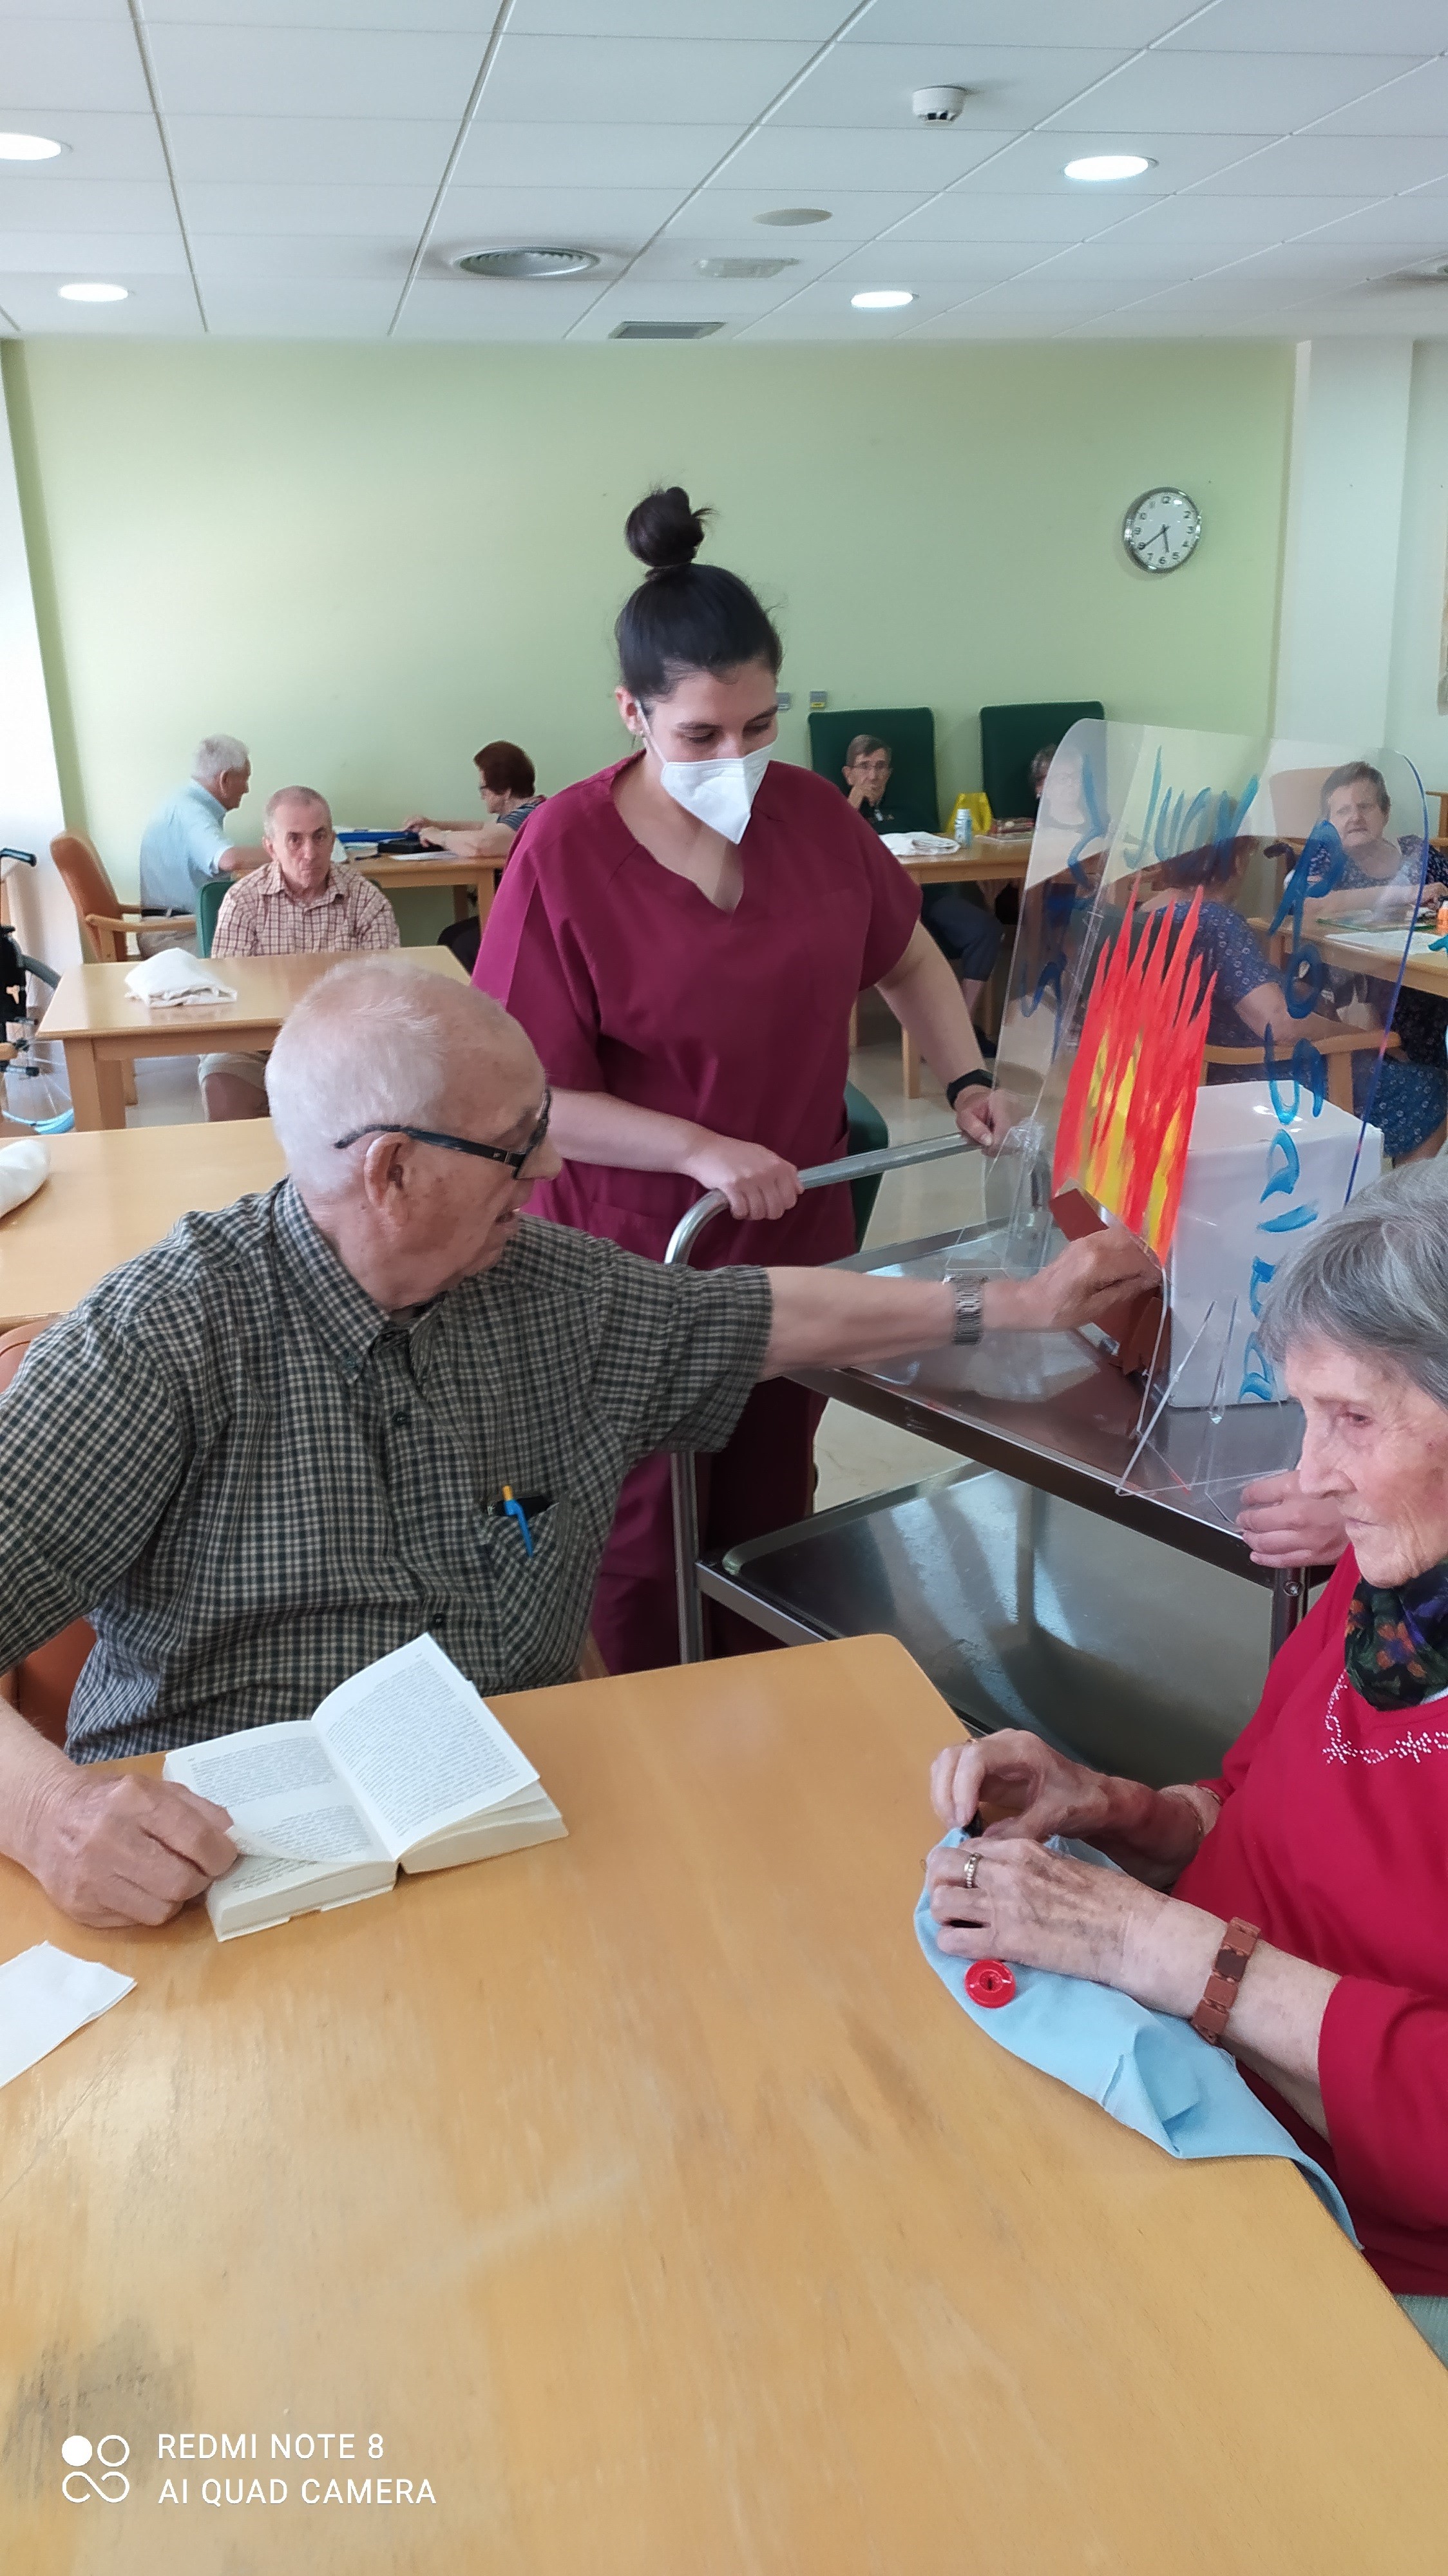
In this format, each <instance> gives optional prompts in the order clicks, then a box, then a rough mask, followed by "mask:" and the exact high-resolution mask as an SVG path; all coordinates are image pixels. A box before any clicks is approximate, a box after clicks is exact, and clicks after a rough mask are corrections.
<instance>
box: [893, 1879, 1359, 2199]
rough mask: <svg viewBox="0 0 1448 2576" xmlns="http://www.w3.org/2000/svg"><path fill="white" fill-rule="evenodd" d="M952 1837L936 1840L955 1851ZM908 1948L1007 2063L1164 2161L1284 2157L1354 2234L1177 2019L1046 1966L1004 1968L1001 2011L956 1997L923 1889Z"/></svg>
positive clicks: (1223, 2064)
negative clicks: (1049, 2078) (1082, 2103)
mask: <svg viewBox="0 0 1448 2576" xmlns="http://www.w3.org/2000/svg"><path fill="white" fill-rule="evenodd" d="M962 1839H963V1838H962V1836H961V1835H960V1834H958V1833H951V1834H947V1835H946V1837H945V1840H946V1843H947V1844H949V1845H951V1846H955V1845H957V1844H959V1843H960V1842H961V1840H962ZM1050 1849H1051V1850H1052V1851H1060V1852H1066V1853H1068V1854H1069V1855H1070V1856H1071V1857H1072V1858H1073V1859H1075V1860H1085V1861H1093V1862H1096V1863H1098V1864H1099V1865H1100V1867H1101V1868H1103V1869H1113V1868H1114V1867H1115V1863H1114V1862H1113V1861H1109V1860H1108V1859H1107V1858H1106V1855H1105V1853H1104V1852H1099V1851H1093V1850H1092V1849H1091V1848H1090V1846H1089V1845H1088V1844H1085V1843H1073V1842H1061V1841H1053V1842H1052V1843H1051V1845H1050ZM915 1929H916V1932H917V1934H918V1935H919V1940H920V1947H921V1949H922V1950H923V1951H924V1953H925V1956H926V1958H927V1959H928V1960H929V1962H930V1964H931V1966H932V1968H933V1969H934V1970H935V1973H936V1975H937V1976H938V1977H939V1978H940V1979H941V1981H942V1983H943V1984H944V1985H945V1987H946V1988H947V1990H948V1991H949V1993H950V1994H952V1995H953V1996H954V1998H955V2000H956V2002H957V2003H958V2004H959V2005H961V2006H962V2008H963V2009H964V2010H965V2011H966V2012H968V2013H969V2015H970V2017H971V2020H972V2021H973V2022H974V2023H975V2024H976V2026H977V2028H978V2029H980V2030H983V2031H984V2032H985V2033H986V2035H987V2037H988V2038H990V2039H994V2040H998V2041H999V2042H1000V2045H1001V2046H1002V2048H1007V2049H1009V2050H1010V2053H1011V2055H1012V2057H1022V2058H1024V2059H1025V2061H1026V2064H1027V2065H1028V2066H1039V2067H1040V2068H1041V2070H1042V2072H1043V2074H1046V2075H1054V2076H1056V2077H1057V2078H1058V2079H1059V2081H1060V2082H1061V2083H1062V2084H1069V2085H1070V2086H1071V2088H1072V2091H1073V2092H1076V2093H1084V2094H1085V2095H1086V2096H1087V2099H1088V2100H1089V2101H1092V2102H1099V2103H1100V2104H1101V2106H1102V2109H1103V2110H1106V2111H1109V2112H1110V2114H1111V2116H1112V2118H1113V2120H1119V2121H1120V2122H1121V2124H1122V2127H1123V2128H1126V2129H1135V2130H1136V2131H1137V2133H1138V2135H1139V2136H1141V2137H1143V2138H1150V2139H1151V2140H1152V2142H1153V2144H1154V2145H1156V2146H1158V2147H1165V2149H1166V2151H1167V2154H1168V2155H1169V2156H1290V2158H1291V2159H1292V2162H1293V2163H1294V2164H1295V2165H1296V2166H1297V2167H1298V2168H1299V2170H1300V2171H1301V2172H1302V2173H1303V2174H1305V2176H1306V2178H1307V2180H1308V2181H1309V2182H1310V2183H1311V2185H1312V2188H1313V2190H1314V2191H1315V2192H1316V2194H1317V2196H1318V2199H1319V2200H1320V2201H1321V2202H1322V2204H1323V2206H1324V2208H1325V2209H1327V2210H1329V2211H1330V2212H1331V2214H1332V2216H1333V2217H1334V2218H1335V2219H1336V2220H1337V2223H1338V2225H1339V2227H1340V2228H1341V2229H1342V2230H1343V2233H1344V2235H1346V2236H1349V2237H1351V2239H1352V2242H1353V2244H1354V2245H1356V2243H1357V2241H1358V2240H1357V2236H1356V2234H1355V2233H1354V2230H1353V2224H1352V2221H1351V2219H1350V2218H1349V2217H1348V2214H1347V2206H1346V2203H1345V2202H1344V2200H1343V2197H1342V2194H1341V2192H1340V2191H1339V2190H1338V2188H1337V2185H1336V2183H1333V2182H1329V2180H1328V2178H1327V2175H1326V2174H1325V2173H1324V2172H1323V2170H1322V2167H1321V2166H1320V2165H1317V2164H1314V2162H1313V2160H1312V2158H1311V2156H1308V2155H1304V2153H1303V2151H1302V2149H1301V2147H1299V2146H1298V2144H1297V2141H1296V2140H1295V2138H1292V2137H1290V2136H1289V2135H1288V2133H1287V2131H1286V2130H1285V2129H1284V2128H1283V2126H1282V2123H1281V2121H1280V2120H1274V2119H1273V2117H1272V2114H1271V2112H1270V2111H1269V2110H1267V2109H1266V2107H1265V2106H1264V2105H1263V2104H1262V2103H1261V2102H1259V2101H1258V2099H1257V2096H1256V2094H1255V2093H1253V2092H1252V2091H1251V2090H1250V2088H1249V2087H1248V2086H1247V2085H1246V2084H1244V2083H1243V2081H1242V2078H1241V2076H1240V2075H1239V2074H1238V2072H1237V2069H1236V2067H1235V2066H1234V2064H1233V2062H1232V2060H1231V2058H1230V2057H1229V2056H1228V2054H1227V2052H1226V2050H1225V2049H1220V2048H1209V2047H1208V2045H1207V2042H1206V2041H1205V2040H1204V2039H1199V2038H1198V2037H1197V2034H1196V2032H1195V2031H1194V2030H1193V2029H1192V2028H1191V2027H1190V2025H1189V2024H1188V2023H1187V2022H1184V2021H1178V2020H1177V2019H1176V2017H1175V2015H1174V2014H1172V2013H1160V2012H1151V2011H1149V2010H1148V2009H1147V2006H1146V2005H1145V2004H1139V2003H1136V2002H1135V2001H1134V2000H1133V1998H1132V1997H1131V1996H1130V1995H1123V1994H1119V1993H1118V1992H1117V1990H1116V1988H1115V1987H1114V1986H1098V1985H1095V1984H1093V1983H1092V1982H1091V1980H1090V1979H1089V1978H1085V1977H1062V1976H1058V1975H1056V1973H1055V1972H1054V1970H1051V1969H1046V1968H1018V1967H1016V1966H1015V1965H1014V1964H1012V1966H1011V1974H1012V1976H1013V1977H1014V1979H1015V1981H1016V1991H1015V1994H1014V1996H1013V1998H1012V2000H1011V2001H1010V2002H1009V2003H1008V2004H995V2005H990V2004H974V2003H972V2002H971V1999H970V1997H969V1995H968V1994H967V1993H966V1991H965V1971H966V1969H967V1968H968V1967H969V1966H970V1964H971V1963H970V1961H969V1959H956V1958H952V1957H951V1956H950V1955H949V1954H948V1953H947V1952H945V1951H942V1950H941V1949H940V1947H939V1945H938V1943H937V1940H936V1926H935V1923H934V1921H933V1919H932V1917H931V1913H930V1905H929V1896H928V1892H927V1891H926V1890H924V1889H922V1890H921V1895H920V1902H919V1904H918V1905H917V1906H916V1908H915Z"/></svg>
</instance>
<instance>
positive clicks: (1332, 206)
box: [1131, 191, 1348, 250]
mask: <svg viewBox="0 0 1448 2576" xmlns="http://www.w3.org/2000/svg"><path fill="white" fill-rule="evenodd" d="M1345 202H1348V201H1345V200H1344V199H1343V198H1341V197H1209V196H1207V195H1205V194H1204V193H1203V192H1201V191H1194V192H1193V194H1192V195H1191V196H1189V197H1165V198H1163V199H1161V200H1160V201H1159V203H1158V204H1156V205H1154V206H1149V207H1147V208H1146V209H1145V210H1144V211H1143V213H1142V216H1141V219H1140V221H1139V222H1138V223H1134V224H1133V225H1132V226H1131V230H1132V232H1133V233H1134V234H1135V235H1137V236H1138V238H1140V239H1143V240H1152V241H1172V242H1193V243H1199V242H1221V243H1223V244H1226V243H1232V242H1235V243H1237V244H1238V245H1240V247H1241V248H1242V249H1243V250H1261V249H1265V248H1267V247H1268V246H1269V245H1270V244H1271V243H1273V242H1279V241H1288V240H1290V239H1291V238H1292V236H1293V235H1294V234H1296V233H1307V232H1312V231H1314V230H1315V229H1316V227H1317V226H1318V225H1319V224H1324V223H1332V222H1334V221H1335V220H1336V218H1337V216H1338V215H1339V214H1340V213H1341V212H1342V209H1343V205H1344V203H1345Z"/></svg>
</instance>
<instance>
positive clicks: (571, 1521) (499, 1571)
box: [472, 1495, 596, 1690]
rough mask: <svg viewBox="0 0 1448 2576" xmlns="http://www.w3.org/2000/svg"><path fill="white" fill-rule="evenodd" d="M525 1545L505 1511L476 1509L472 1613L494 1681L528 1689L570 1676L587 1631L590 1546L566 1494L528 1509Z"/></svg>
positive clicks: (590, 1594) (591, 1568) (501, 1686)
mask: <svg viewBox="0 0 1448 2576" xmlns="http://www.w3.org/2000/svg"><path fill="white" fill-rule="evenodd" d="M528 1536H529V1538H530V1539H531V1540H532V1554H531V1555H530V1554H529V1552H528V1548H527V1545H526V1544H525V1541H524V1538H523V1533H522V1531H521V1529H520V1528H519V1526H518V1524H517V1522H516V1521H515V1520H513V1519H512V1518H511V1517H510V1516H509V1515H508V1514H506V1513H503V1512H499V1511H497V1510H496V1509H494V1510H484V1511H480V1512H479V1514H478V1523H477V1534H476V1555H475V1566H476V1583H477V1591H476V1595H475V1599H474V1602H473V1605H472V1606H473V1613H474V1616H475V1618H477V1619H478V1620H479V1621H480V1622H483V1623H485V1624H486V1628H487V1632H488V1633H487V1642H486V1661H487V1664H488V1667H489V1669H490V1670H492V1671H494V1672H496V1673H497V1674H498V1675H499V1676H500V1678H499V1680H498V1681H497V1682H496V1683H495V1684H494V1685H493V1687H494V1688H495V1689H507V1690H531V1689H536V1688H539V1687H541V1686H543V1685H544V1684H547V1683H550V1682H557V1681H564V1680H567V1679H569V1678H570V1677H571V1676H572V1674H573V1673H574V1672H575V1671H576V1669H577V1666H578V1663H579V1660H580V1658H581V1656H582V1653H583V1645H584V1639H585V1637H586V1635H587V1633H588V1614H589V1610H590V1607H591V1605H592V1600H593V1583H594V1574H595V1571H596V1567H595V1555H596V1551H595V1550H594V1549H593V1548H591V1547H590V1546H589V1545H588V1543H587V1540H586V1537H585V1535H584V1533H583V1531H582V1528H581V1526H580V1521H579V1515H578V1512H577V1509H576V1507H575V1505H574V1504H573V1503H572V1502H571V1500H570V1499H569V1497H568V1496H567V1495H564V1496H562V1497H561V1498H560V1499H559V1500H558V1501H556V1502H550V1503H543V1504H540V1505H538V1506H537V1507H536V1508H535V1509H533V1510H531V1511H529V1513H528Z"/></svg>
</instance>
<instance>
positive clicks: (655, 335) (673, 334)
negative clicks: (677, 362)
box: [608, 322, 724, 340]
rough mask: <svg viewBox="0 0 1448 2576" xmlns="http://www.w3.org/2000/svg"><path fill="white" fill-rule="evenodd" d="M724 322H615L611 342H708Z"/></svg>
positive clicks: (610, 336) (721, 327) (721, 328)
mask: <svg viewBox="0 0 1448 2576" xmlns="http://www.w3.org/2000/svg"><path fill="white" fill-rule="evenodd" d="M723 328H724V325H723V323H722V322H615V324H614V326H613V329H612V330H611V331H610V333H609V335H608V336H609V338H610V340H707V339H708V337H709V335H710V333H711V332H712V331H722V330H723Z"/></svg>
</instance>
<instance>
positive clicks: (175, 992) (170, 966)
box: [126, 948, 236, 1003]
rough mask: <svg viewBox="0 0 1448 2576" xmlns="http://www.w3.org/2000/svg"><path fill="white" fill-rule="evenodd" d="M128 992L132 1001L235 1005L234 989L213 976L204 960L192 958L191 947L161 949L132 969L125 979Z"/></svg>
mask: <svg viewBox="0 0 1448 2576" xmlns="http://www.w3.org/2000/svg"><path fill="white" fill-rule="evenodd" d="M126 991H127V992H128V993H129V994H130V996H131V999H132V1001H135V1002H149V1003H163V1002H164V1003H171V1002H234V1001H235V999H236V992H235V988H234V987H233V986H232V985H230V984H223V983H222V982H221V980H220V978H219V976H216V975H213V974H212V972H211V969H210V967H209V966H208V965H207V963H206V961H205V959H204V958H202V957H193V956H192V954H191V951H190V949H189V948H162V949H160V950H158V951H157V954H156V955H155V956H154V957H147V958H144V959H143V960H142V962H141V964H140V965H139V966H133V967H132V968H131V971H130V973H129V975H128V976H127V977H126Z"/></svg>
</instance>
